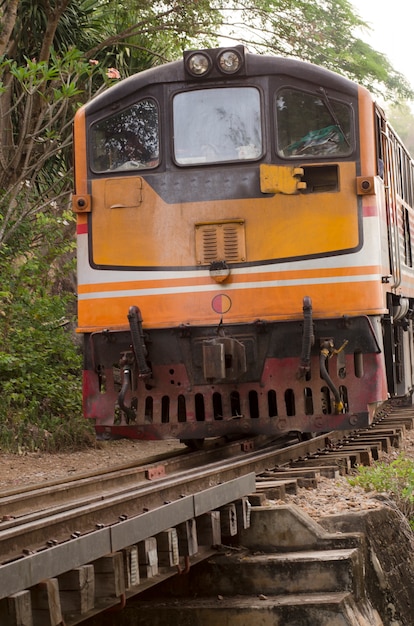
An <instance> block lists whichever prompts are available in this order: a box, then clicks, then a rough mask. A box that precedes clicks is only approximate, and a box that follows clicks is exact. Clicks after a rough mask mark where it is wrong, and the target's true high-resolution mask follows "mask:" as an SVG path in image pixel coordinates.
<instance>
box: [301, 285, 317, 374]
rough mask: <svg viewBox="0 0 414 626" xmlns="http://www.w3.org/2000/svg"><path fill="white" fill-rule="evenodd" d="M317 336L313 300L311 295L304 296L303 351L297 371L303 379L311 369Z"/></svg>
mask: <svg viewBox="0 0 414 626" xmlns="http://www.w3.org/2000/svg"><path fill="white" fill-rule="evenodd" d="M314 341H315V337H314V334H313V321H312V300H311V299H310V298H309V296H305V297H304V298H303V336H302V352H301V355H300V364H299V369H298V372H297V378H298V379H299V380H301V379H302V378H305V376H306V374H307V372H309V371H310V354H311V349H312V346H313V343H314Z"/></svg>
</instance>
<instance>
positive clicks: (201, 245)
mask: <svg viewBox="0 0 414 626" xmlns="http://www.w3.org/2000/svg"><path fill="white" fill-rule="evenodd" d="M244 233H245V230H244V221H243V220H237V221H223V222H214V223H211V222H209V223H203V224H196V225H195V239H196V257H197V264H198V265H210V264H211V263H213V262H214V261H227V263H240V262H243V261H245V260H246V245H245V234H244Z"/></svg>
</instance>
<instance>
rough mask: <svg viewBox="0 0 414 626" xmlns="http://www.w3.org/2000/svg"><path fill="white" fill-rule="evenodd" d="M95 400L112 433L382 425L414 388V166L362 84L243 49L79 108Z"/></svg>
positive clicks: (163, 69) (87, 374) (205, 434)
mask: <svg viewBox="0 0 414 626" xmlns="http://www.w3.org/2000/svg"><path fill="white" fill-rule="evenodd" d="M74 162H75V190H74V194H73V210H74V211H75V212H76V214H77V246H78V247H77V250H78V252H77V258H78V332H79V333H82V335H83V341H84V367H83V405H84V414H85V417H87V418H91V419H93V420H95V428H96V433H97V435H98V436H99V437H104V438H117V437H129V438H136V439H166V438H176V439H180V440H181V441H184V442H185V443H187V444H188V445H194V444H197V443H198V442H200V441H203V440H204V439H205V438H209V437H219V436H220V437H221V436H224V437H225V436H230V435H232V436H233V435H235V436H238V435H241V436H244V435H246V436H250V435H254V434H263V435H275V434H276V435H278V434H283V433H287V432H298V433H317V432H327V431H329V430H332V429H339V430H354V429H358V428H364V427H367V426H368V425H369V424H370V423H371V422H372V421H373V419H374V416H375V414H376V412H377V411H378V409H379V407H381V405H383V403H384V402H385V401H386V400H387V399H389V398H393V397H398V398H404V399H405V401H407V402H411V394H412V389H413V376H414V372H413V358H414V355H413V322H412V319H413V309H414V306H413V303H414V268H413V251H412V236H413V235H412V228H413V193H414V191H413V179H414V177H413V162H412V160H411V158H410V156H409V154H408V152H407V150H406V149H405V148H404V146H403V145H402V143H401V141H400V139H399V138H398V136H397V134H396V133H395V132H394V131H393V129H392V127H391V126H390V124H389V123H388V121H387V119H386V117H385V115H384V112H383V111H382V109H381V108H380V107H379V106H378V105H377V104H376V103H375V101H374V100H373V98H372V96H371V95H370V93H369V92H368V91H367V90H366V89H365V88H364V87H362V86H359V85H358V84H356V83H354V82H352V81H350V80H348V79H347V78H344V77H342V76H339V75H337V74H335V73H333V72H331V71H328V70H326V69H323V68H320V67H317V66H315V65H312V64H310V63H306V62H301V61H298V60H294V59H289V58H278V57H271V56H262V55H256V54H251V53H249V52H248V51H247V50H246V49H245V48H244V47H243V46H234V47H230V48H225V47H224V48H223V47H222V48H216V49H208V50H193V51H187V52H185V53H184V55H183V59H182V60H178V61H174V62H171V63H167V64H165V65H162V66H160V67H155V68H153V69H150V70H146V71H144V72H141V73H138V74H136V75H133V76H130V77H129V78H127V79H125V80H122V81H120V82H119V83H117V84H116V85H114V86H112V87H110V88H109V89H108V90H106V91H105V92H103V93H101V94H100V95H98V96H97V97H95V98H94V99H92V100H91V101H90V102H88V103H87V104H86V105H85V106H83V107H82V108H81V109H80V110H79V111H78V112H77V114H76V116H75V121H74Z"/></svg>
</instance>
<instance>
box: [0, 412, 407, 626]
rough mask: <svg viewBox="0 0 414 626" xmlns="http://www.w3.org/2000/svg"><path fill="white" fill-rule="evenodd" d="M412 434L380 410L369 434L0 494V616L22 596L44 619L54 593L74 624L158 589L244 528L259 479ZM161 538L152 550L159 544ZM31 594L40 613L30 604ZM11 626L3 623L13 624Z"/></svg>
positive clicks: (401, 420)
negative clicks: (89, 587) (87, 581)
mask: <svg viewBox="0 0 414 626" xmlns="http://www.w3.org/2000/svg"><path fill="white" fill-rule="evenodd" d="M412 426H413V411H412V409H410V408H404V407H389V408H388V410H387V411H383V412H382V413H381V414H380V415H379V416H378V420H377V422H376V424H375V425H374V426H373V427H372V428H370V429H367V430H366V431H361V432H358V433H352V432H349V433H343V432H341V433H335V432H332V433H327V434H325V435H322V436H319V437H316V438H314V439H311V440H309V441H305V442H298V441H297V440H296V441H295V440H293V439H291V440H290V441H288V440H276V441H273V442H265V440H264V439H263V438H257V439H253V438H252V439H246V440H243V441H237V442H233V443H230V444H227V445H224V446H222V447H216V446H215V445H213V444H212V445H211V447H210V448H209V449H207V450H201V451H197V452H191V453H190V452H185V451H184V452H182V453H181V454H179V455H175V456H169V455H164V456H158V457H153V458H151V459H147V461H146V462H145V464H140V465H123V466H119V467H115V468H108V469H106V470H105V471H103V472H102V473H101V472H100V473H97V472H94V473H89V474H84V475H81V476H78V477H77V478H76V479H72V480H70V481H54V482H50V483H47V484H46V485H45V484H44V483H42V485H38V486H36V485H34V486H31V487H29V488H26V489H24V490H16V489H14V490H7V491H3V492H1V493H0V519H2V521H1V522H0V577H1V580H2V586H1V588H0V618H1V617H2V615H3V613H4V611H6V610H7V611H9V612H10V611H11V612H12V614H13V612H14V613H15V614H17V613H18V612H19V611H22V610H23V608H22V607H23V605H24V606H26V605H27V600H28V598H30V602H29V605H30V609H26V610H29V611H30V612H33V614H36V611H49V612H50V611H51V610H52V605H53V602H52V599H53V597H58V598H60V608H59V609H57V611H58V613H59V610H60V611H61V612H62V614H63V615H64V619H65V623H66V624H67V625H68V624H77V623H80V622H81V621H84V619H85V618H86V617H88V616H90V615H91V614H96V613H97V612H99V611H101V610H104V609H106V608H107V607H108V606H110V605H113V604H117V603H119V602H120V601H121V600H122V599H125V598H126V597H128V596H129V595H134V594H136V593H139V592H140V591H141V590H143V589H145V588H148V586H151V585H153V584H156V583H157V582H159V580H160V576H161V577H167V576H171V575H175V574H176V572H177V568H178V569H180V568H183V567H188V565H189V562H190V559H191V560H192V561H195V560H198V559H202V558H205V557H206V556H208V554H209V553H211V546H212V545H213V544H214V543H221V540H222V538H223V537H226V536H230V535H233V534H235V533H237V528H238V527H246V526H247V525H248V524H249V506H250V502H249V498H248V496H252V494H253V492H255V491H256V477H257V476H260V478H259V480H258V481H257V484H260V489H259V491H263V483H264V482H266V479H267V480H268V481H269V480H271V479H272V480H273V482H274V480H275V477H277V479H278V480H292V472H293V475H294V474H295V472H296V473H297V475H298V476H299V475H300V472H302V474H304V472H305V471H306V468H309V467H316V466H319V467H320V466H325V467H326V466H330V465H335V464H336V465H337V466H338V467H339V468H341V469H342V471H348V470H349V468H350V467H351V466H352V465H355V464H357V463H368V462H371V460H372V459H373V458H374V459H375V458H376V457H378V455H379V454H380V451H381V450H387V447H389V446H396V445H399V442H400V440H401V438H402V437H403V434H404V430H405V428H411V427H412ZM268 485H270V482H268ZM269 488H270V487H269ZM218 520H219V521H218ZM165 542H166V545H167V548H166V549H165V550H163V551H162V554H161V553H160V551H159V550H158V548H157V545H163V544H164V543H165ZM135 549H136V550H135ZM135 551H136V553H137V554H136V558H135V556H134V558H132V556H131V555H132V554H134V555H135ZM91 568H92V573H91ZM102 568H103V571H101V569H102ZM73 572H76V573H75V574H73ZM68 576H69V578H70V577H72V579H73V578H75V579H76V580H77V581H78V582H77V583H76V581H75V582H74V583H71V584H72V585H73V587H74V588H73V589H70V591H71V592H72V596H71V597H74V598H75V600H74V601H73V604H71V603H69V605H68V604H67V603H65V602H66V601H64V596H65V594H64V593H63V590H64V587H65V585H67V582H65V581H66V580H67V579H68ZM82 576H83V577H85V576H86V577H88V576H91V577H92V578H91V580H92V579H93V581H94V587H95V593H94V594H93V595H94V597H93V598H92V600H91V599H90V598H86V599H85V593H84V592H82V584H81V582H80V580H81V578H82ZM102 581H104V582H102ZM62 585H63V587H62ZM39 589H42V593H43V596H45V595H46V598H47V600H46V608H44V607H43V608H39V603H38V600H37V598H38V591H39ZM65 590H66V589H65ZM39 593H40V592H39ZM62 595H63V597H62ZM43 596H42V597H43ZM2 598H3V600H2ZM22 598H25V600H22ZM55 604H56V603H55ZM6 606H7V607H8V608H5V607H6ZM40 606H43V605H42V603H40ZM62 606H64V607H66V609H67V610H66V611H64V610H63V609H62V608H61V607H62ZM10 607H12V608H10ZM58 617H59V615H57V616H56V619H57V618H58ZM13 619H14V618H13V617H11V618H10V619H9V622H5V623H10V624H12V626H14V625H15V624H16V626H17V624H18V623H19V622H18V621H16V620H15V621H13ZM21 623H22V624H23V623H24V622H21ZM44 623H45V624H46V623H47V622H44ZM50 623H52V622H50ZM58 623H59V622H58V621H56V624H58Z"/></svg>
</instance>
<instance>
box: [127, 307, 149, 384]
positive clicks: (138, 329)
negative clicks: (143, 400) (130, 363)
mask: <svg viewBox="0 0 414 626" xmlns="http://www.w3.org/2000/svg"><path fill="white" fill-rule="evenodd" d="M128 321H129V327H130V330H131V338H132V348H133V350H134V354H135V360H136V362H137V367H138V377H139V378H148V377H149V376H151V368H150V367H148V365H147V361H146V356H147V348H146V346H145V341H144V333H143V331H142V315H141V311H140V310H139V308H138V307H137V306H131V307H130V308H129V311H128Z"/></svg>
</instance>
